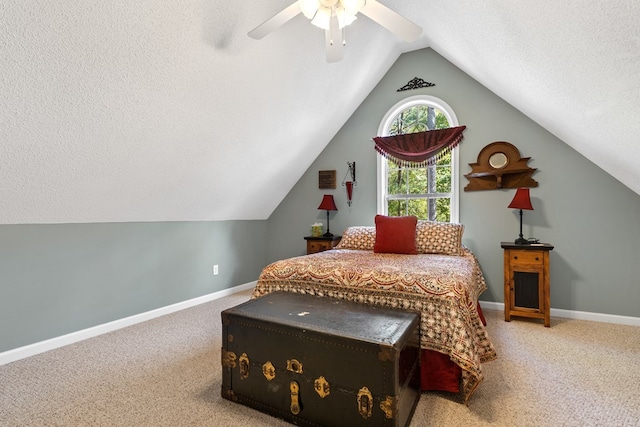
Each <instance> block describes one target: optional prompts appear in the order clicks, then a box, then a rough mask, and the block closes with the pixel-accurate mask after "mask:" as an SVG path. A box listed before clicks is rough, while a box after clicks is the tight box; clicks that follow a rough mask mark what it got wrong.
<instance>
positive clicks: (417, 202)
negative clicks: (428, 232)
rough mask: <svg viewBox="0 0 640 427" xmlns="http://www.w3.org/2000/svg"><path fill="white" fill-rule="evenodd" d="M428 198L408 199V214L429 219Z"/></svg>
mask: <svg viewBox="0 0 640 427" xmlns="http://www.w3.org/2000/svg"><path fill="white" fill-rule="evenodd" d="M427 201H428V199H409V202H408V203H409V207H408V212H409V215H415V216H417V217H418V219H429V214H428V209H427V208H428V205H427Z"/></svg>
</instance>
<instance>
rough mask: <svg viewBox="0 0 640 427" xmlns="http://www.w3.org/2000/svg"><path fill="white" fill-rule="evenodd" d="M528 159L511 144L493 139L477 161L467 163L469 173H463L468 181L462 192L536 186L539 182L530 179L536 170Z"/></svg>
mask: <svg viewBox="0 0 640 427" xmlns="http://www.w3.org/2000/svg"><path fill="white" fill-rule="evenodd" d="M530 159H531V157H521V156H520V151H519V150H518V149H517V148H516V147H515V146H514V145H513V144H510V143H508V142H504V141H496V142H492V143H491V144H489V145H487V146H486V147H484V148H483V149H482V150H481V151H480V153H479V154H478V161H477V162H476V163H469V166H471V172H470V173H468V174H466V175H465V178H467V179H468V180H469V184H467V186H466V187H464V191H479V190H495V189H499V188H518V187H537V186H538V182H537V181H536V180H534V179H533V178H531V175H533V173H534V172H535V171H536V169H535V168H530V167H529V166H528V165H527V163H528V162H529V160H530Z"/></svg>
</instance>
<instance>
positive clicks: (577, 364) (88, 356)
mask: <svg viewBox="0 0 640 427" xmlns="http://www.w3.org/2000/svg"><path fill="white" fill-rule="evenodd" d="M248 297H249V292H242V293H239V294H235V295H233V296H229V297H225V298H222V299H220V300H217V301H213V302H210V303H206V304H202V305H200V306H197V307H194V308H191V309H187V310H184V311H181V312H178V313H174V314H171V315H168V316H164V317H161V318H158V319H155V320H152V321H149V322H145V323H142V324H139V325H135V326H132V327H129V328H126V329H122V330H119V331H116V332H113V333H110V334H105V335H102V336H100V337H97V338H93V339H90V340H86V341H83V342H80V343H77V344H73V345H70V346H67V347H64V348H60V349H57V350H53V351H50V352H47V353H44V354H40V355H37V356H34V357H31V358H28V359H24V360H20V361H17V362H14V363H11V364H8V365H5V366H0V425H1V426H243V427H244V426H286V425H290V424H287V423H285V422H284V421H281V420H278V419H276V418H272V417H270V416H268V415H265V414H262V413H260V412H257V411H255V410H252V409H249V408H246V407H244V406H241V405H238V404H234V403H231V402H229V401H227V400H224V399H222V398H221V397H220V378H221V375H220V372H221V369H220V360H219V357H220V356H219V354H220V347H221V338H220V335H221V332H220V311H221V310H223V309H225V308H227V307H232V306H234V305H237V304H239V303H241V302H244V301H245V300H247V299H248ZM486 317H487V321H488V323H489V324H488V329H489V333H490V335H491V337H492V338H493V340H494V343H495V346H496V349H497V351H498V355H499V358H498V360H496V361H494V362H491V363H488V364H486V365H484V369H485V381H484V382H483V383H482V384H480V387H479V388H478V390H477V391H476V393H475V394H474V395H473V396H472V398H471V399H470V402H469V405H468V406H465V405H464V404H462V403H460V402H461V400H460V397H459V396H458V395H455V394H449V393H432V392H427V393H423V395H422V396H421V398H420V403H419V404H418V407H417V410H416V413H415V415H414V417H413V420H412V422H411V426H482V425H492V426H638V425H640V372H639V370H638V369H637V367H638V365H639V363H640V328H638V327H633V326H621V325H614V324H606V323H596V322H587V321H577V320H568V319H559V318H553V319H552V322H551V328H544V327H543V326H542V325H541V323H539V322H538V321H529V320H513V321H512V322H510V323H506V322H504V320H503V317H502V313H501V312H497V311H489V310H487V311H486Z"/></svg>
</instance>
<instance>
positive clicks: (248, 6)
mask: <svg viewBox="0 0 640 427" xmlns="http://www.w3.org/2000/svg"><path fill="white" fill-rule="evenodd" d="M293 1H294V0H272V1H255V0H236V1H226V0H225V1H222V0H211V1H202V0H184V1H180V2H158V1H154V0H142V1H136V2H131V1H126V0H113V1H109V2H86V1H77V0H60V1H56V2H44V1H28V2H25V1H24V0H4V1H3V2H2V4H1V5H0V24H1V29H0V55H1V58H0V59H1V65H0V67H1V75H0V93H1V96H0V223H3V224H19V223H59V222H105V221H174V220H178V221H181V220H226V219H264V218H268V217H269V215H270V214H271V212H272V211H273V210H274V209H275V207H276V206H277V205H278V204H279V202H280V201H281V200H282V199H283V198H284V197H285V196H286V194H287V193H288V191H289V190H290V189H291V187H292V186H293V185H294V184H295V182H296V181H297V180H298V179H299V178H300V176H301V175H302V174H303V173H304V171H305V170H306V169H307V168H308V166H309V165H310V164H311V162H313V160H314V159H315V158H316V156H317V155H318V154H319V153H320V152H321V151H322V149H323V148H324V147H325V146H326V144H327V143H328V142H329V141H330V140H331V138H332V137H333V135H335V133H336V132H337V131H338V130H339V129H340V127H341V126H342V125H343V124H344V122H345V121H346V120H347V119H348V118H349V116H350V115H351V114H352V113H353V111H354V110H355V109H356V108H357V106H358V105H359V104H360V103H361V102H362V100H363V99H364V98H365V97H366V96H367V94H368V93H369V92H370V91H371V89H373V87H374V86H375V85H376V83H377V82H378V81H379V80H380V79H381V77H382V76H383V75H384V74H385V72H386V71H387V70H388V69H389V67H390V66H391V65H392V64H393V62H394V61H395V60H396V59H397V57H398V56H399V54H400V53H402V52H403V51H409V50H414V49H419V48H423V47H426V46H431V47H432V48H433V49H434V50H436V51H437V52H438V53H440V54H441V55H443V56H444V57H446V58H447V59H448V60H449V61H451V62H452V63H454V64H455V65H456V66H458V67H459V68H461V69H462V70H463V71H465V72H466V73H468V74H469V75H470V76H472V77H473V78H475V79H476V80H478V81H479V82H480V83H482V84H484V85H485V86H486V87H487V88H489V89H490V90H492V91H493V92H495V93H496V94H497V95H499V96H500V97H502V98H503V99H505V100H506V101H507V102H509V103H511V104H512V105H513V106H515V107H516V108H518V109H519V110H521V111H522V112H524V113H525V114H527V115H528V116H529V117H531V118H532V119H533V120H535V121H536V122H538V123H539V124H541V125H542V126H544V127H545V128H546V129H548V130H549V131H550V132H552V133H553V134H555V135H556V136H558V137H559V138H560V139H562V140H563V141H565V142H566V143H567V144H569V145H570V146H572V147H573V148H575V149H576V150H577V151H579V152H581V153H582V154H584V155H585V156H586V157H587V158H589V159H591V160H592V161H593V162H595V163H596V164H598V165H600V166H601V167H602V168H603V169H604V170H606V171H607V172H609V173H610V174H611V175H613V176H614V177H615V178H617V179H618V180H620V181H621V182H623V183H624V184H626V185H627V186H628V187H629V188H631V189H632V190H633V191H635V192H636V193H639V194H640V168H638V167H637V165H638V164H640V144H638V143H637V142H638V135H640V120H638V113H639V112H640V107H639V105H640V79H638V76H640V55H639V53H640V28H639V24H638V23H640V2H637V1H636V0H618V1H615V2H611V1H604V0H592V1H587V2H582V1H581V2H578V1H571V2H569V1H564V2H559V1H557V0H538V1H536V2H514V1H511V0H496V1H491V2H477V1H475V0H457V1H450V0H380V1H381V2H382V3H383V4H385V5H386V6H388V7H389V8H391V9H393V10H395V11H397V12H398V13H400V14H402V15H403V16H406V17H409V18H410V19H412V20H413V21H415V22H416V23H417V24H419V25H420V26H422V27H423V28H424V33H423V35H422V36H421V38H420V39H419V40H418V41H416V42H414V43H412V44H406V43H403V42H402V41H400V40H398V39H397V38H396V37H395V36H394V35H392V34H391V33H389V32H388V31H386V30H385V29H383V28H382V27H380V26H378V25H377V24H375V23H373V22H372V21H370V20H369V19H368V18H366V17H360V18H359V19H358V20H357V21H356V22H355V23H354V24H352V25H351V26H349V27H348V28H347V38H348V46H347V48H346V50H345V57H344V60H342V61H341V62H338V63H334V64H328V63H326V62H325V56H324V47H323V43H324V39H323V38H324V35H323V32H322V30H319V29H317V28H315V27H313V26H311V25H310V24H309V22H308V21H307V20H306V19H305V18H304V17H303V16H302V15H299V16H298V17H296V18H294V19H293V20H291V21H290V22H288V23H286V24H285V25H284V26H282V27H281V28H280V29H278V30H277V31H275V32H273V33H271V34H269V35H268V36H267V37H265V38H264V39H262V40H260V41H256V40H253V39H250V38H249V37H247V32H248V31H249V30H251V29H252V28H254V27H255V26H257V25H258V24H259V23H261V22H263V21H264V20H265V19H266V18H268V17H270V16H272V15H274V14H275V13H277V12H279V11H280V10H282V9H283V8H285V7H286V6H288V5H289V4H290V3H292V2H293Z"/></svg>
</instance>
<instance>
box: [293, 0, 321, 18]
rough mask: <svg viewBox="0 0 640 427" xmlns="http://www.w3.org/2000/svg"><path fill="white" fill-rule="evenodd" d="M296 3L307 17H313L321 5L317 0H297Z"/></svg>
mask: <svg viewBox="0 0 640 427" xmlns="http://www.w3.org/2000/svg"><path fill="white" fill-rule="evenodd" d="M298 5H299V6H300V10H302V14H303V15H304V16H306V17H307V19H313V18H314V17H315V16H316V13H317V12H318V9H319V8H320V6H321V4H320V1H319V0H298Z"/></svg>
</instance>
